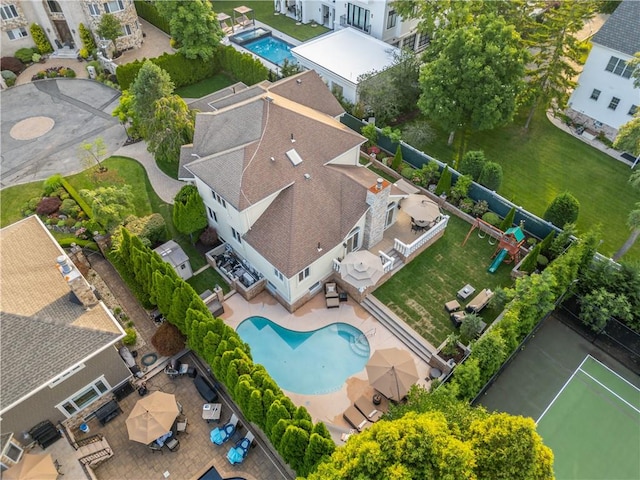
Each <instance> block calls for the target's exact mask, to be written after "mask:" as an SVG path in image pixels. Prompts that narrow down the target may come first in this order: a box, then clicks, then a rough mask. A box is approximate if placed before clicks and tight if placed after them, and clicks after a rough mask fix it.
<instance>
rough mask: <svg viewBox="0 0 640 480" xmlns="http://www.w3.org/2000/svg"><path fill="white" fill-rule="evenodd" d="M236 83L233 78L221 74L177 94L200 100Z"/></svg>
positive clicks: (183, 89) (178, 90) (178, 91)
mask: <svg viewBox="0 0 640 480" xmlns="http://www.w3.org/2000/svg"><path fill="white" fill-rule="evenodd" d="M234 83H236V81H235V80H234V79H233V78H231V77H229V76H228V75H225V74H223V73H219V74H217V75H214V76H213V77H211V78H206V79H204V80H202V81H201V82H198V83H194V84H193V85H189V86H187V87H182V88H178V89H176V92H175V93H176V95H180V96H181V97H183V98H200V97H204V96H205V95H209V94H210V93H213V92H217V91H218V90H222V89H223V88H225V87H228V86H229V85H233V84H234Z"/></svg>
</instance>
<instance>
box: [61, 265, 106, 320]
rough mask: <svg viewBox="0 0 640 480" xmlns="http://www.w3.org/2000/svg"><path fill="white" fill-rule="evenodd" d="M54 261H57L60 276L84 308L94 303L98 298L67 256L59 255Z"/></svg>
mask: <svg viewBox="0 0 640 480" xmlns="http://www.w3.org/2000/svg"><path fill="white" fill-rule="evenodd" d="M56 262H57V263H58V270H60V273H61V274H62V277H63V278H64V279H65V280H66V281H67V284H68V285H69V288H70V289H71V291H72V292H73V294H74V295H75V296H76V298H77V299H78V300H79V301H80V303H82V305H83V306H84V307H85V308H90V307H93V306H94V305H96V304H97V303H98V299H97V298H96V296H95V294H94V293H93V290H91V285H89V282H87V281H86V280H85V278H84V277H83V276H82V274H81V273H80V272H79V271H78V269H77V268H76V267H75V265H73V263H72V262H71V261H70V260H69V259H68V258H67V256H66V255H60V256H59V257H58V258H56Z"/></svg>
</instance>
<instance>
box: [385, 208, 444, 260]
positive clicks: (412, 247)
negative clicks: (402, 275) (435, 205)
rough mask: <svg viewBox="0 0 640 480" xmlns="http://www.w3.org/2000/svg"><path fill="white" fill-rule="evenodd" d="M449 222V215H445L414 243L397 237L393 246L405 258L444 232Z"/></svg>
mask: <svg viewBox="0 0 640 480" xmlns="http://www.w3.org/2000/svg"><path fill="white" fill-rule="evenodd" d="M448 222H449V215H443V216H442V219H441V220H440V221H439V222H438V223H436V224H435V225H434V226H433V227H432V228H430V229H429V230H427V231H426V232H425V233H423V234H422V235H421V236H419V237H418V238H417V239H416V240H415V241H414V242H413V243H410V244H409V245H407V244H406V243H403V242H401V241H400V240H398V239H397V238H396V239H395V240H394V242H393V248H394V249H395V250H397V251H398V252H399V253H400V254H401V255H403V256H404V257H405V258H407V257H408V256H410V255H411V254H412V253H414V252H415V251H416V250H418V249H419V248H420V247H421V246H423V245H424V244H425V243H427V242H428V241H429V240H431V239H432V238H433V237H435V236H436V235H438V234H439V233H440V232H442V231H443V230H444V229H445V228H447V223H448Z"/></svg>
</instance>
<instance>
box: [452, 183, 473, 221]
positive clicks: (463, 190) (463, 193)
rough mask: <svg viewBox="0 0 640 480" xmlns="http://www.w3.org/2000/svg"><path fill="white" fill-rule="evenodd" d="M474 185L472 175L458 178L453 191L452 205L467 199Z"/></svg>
mask: <svg viewBox="0 0 640 480" xmlns="http://www.w3.org/2000/svg"><path fill="white" fill-rule="evenodd" d="M472 183H473V179H472V178H471V175H461V176H460V177H458V180H457V181H456V184H455V185H454V186H453V188H452V189H451V199H450V201H451V203H453V204H454V205H455V204H457V203H459V202H461V201H462V199H464V198H466V197H467V195H468V193H469V188H470V187H471V184H472ZM467 213H468V212H467Z"/></svg>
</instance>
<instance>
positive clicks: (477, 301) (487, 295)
mask: <svg viewBox="0 0 640 480" xmlns="http://www.w3.org/2000/svg"><path fill="white" fill-rule="evenodd" d="M493 295H494V292H492V291H491V290H489V289H488V288H485V289H484V290H482V291H481V292H480V293H479V294H478V295H476V296H475V297H474V298H473V300H471V301H470V302H469V304H468V305H467V312H474V313H478V312H480V311H481V310H482V309H483V308H484V307H486V306H487V304H488V303H489V300H491V299H492V298H493Z"/></svg>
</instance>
